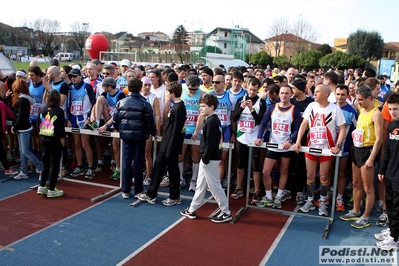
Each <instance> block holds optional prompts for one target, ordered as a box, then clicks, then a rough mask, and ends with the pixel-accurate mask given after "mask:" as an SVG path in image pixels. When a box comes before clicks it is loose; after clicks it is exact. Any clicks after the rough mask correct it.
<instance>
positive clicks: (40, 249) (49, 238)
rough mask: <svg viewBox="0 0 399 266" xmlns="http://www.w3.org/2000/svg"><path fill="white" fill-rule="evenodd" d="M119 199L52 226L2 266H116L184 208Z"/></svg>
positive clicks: (5, 257)
mask: <svg viewBox="0 0 399 266" xmlns="http://www.w3.org/2000/svg"><path fill="white" fill-rule="evenodd" d="M163 199H165V197H162V196H159V197H158V202H157V204H156V205H150V204H148V203H141V204H140V205H138V206H137V207H134V208H133V207H130V206H129V204H130V203H131V202H133V200H134V199H130V200H122V199H121V198H120V195H119V194H118V195H117V197H113V198H111V199H109V200H106V201H104V202H102V203H100V204H98V205H95V206H93V207H91V208H89V209H87V210H86V211H83V212H81V213H80V214H79V215H76V216H73V217H71V218H69V219H66V220H63V221H62V222H60V223H58V224H55V225H53V226H52V227H49V228H47V229H45V230H43V231H41V232H39V233H37V234H35V235H33V236H31V237H28V238H26V239H24V240H22V241H21V242H19V243H17V244H15V245H13V246H12V248H14V251H8V250H2V251H1V252H0V261H1V265H45V264H47V265H115V264H117V263H118V262H120V261H122V260H123V259H125V258H126V257H127V256H129V255H130V254H131V253H133V252H135V251H136V250H137V249H139V248H140V247H141V246H143V245H145V244H146V243H148V242H149V241H151V240H152V239H153V238H154V237H156V236H157V235H158V234H160V233H161V232H162V231H164V230H165V229H166V228H167V227H169V226H170V225H172V224H173V223H175V222H176V221H177V220H178V219H180V218H181V215H180V213H179V210H181V209H182V208H186V207H187V206H188V205H189V203H190V201H189V200H183V203H182V204H181V205H177V206H172V207H165V206H163V205H162V204H161V200H163Z"/></svg>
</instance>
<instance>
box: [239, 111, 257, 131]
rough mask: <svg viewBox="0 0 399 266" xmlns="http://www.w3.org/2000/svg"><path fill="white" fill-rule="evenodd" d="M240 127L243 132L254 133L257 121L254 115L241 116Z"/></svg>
mask: <svg viewBox="0 0 399 266" xmlns="http://www.w3.org/2000/svg"><path fill="white" fill-rule="evenodd" d="M239 125H240V131H241V132H252V131H253V129H254V127H255V119H254V117H253V116H252V115H246V114H241V117H240V124H239Z"/></svg>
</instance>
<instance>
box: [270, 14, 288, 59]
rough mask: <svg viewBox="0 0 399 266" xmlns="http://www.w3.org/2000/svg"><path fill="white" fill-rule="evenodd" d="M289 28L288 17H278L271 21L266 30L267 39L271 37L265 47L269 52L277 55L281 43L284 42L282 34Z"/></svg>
mask: <svg viewBox="0 0 399 266" xmlns="http://www.w3.org/2000/svg"><path fill="white" fill-rule="evenodd" d="M289 29H290V25H289V23H288V19H287V18H286V17H279V18H276V19H274V20H273V21H272V23H271V24H270V26H269V31H268V36H269V38H268V39H271V40H270V42H267V45H266V49H267V50H269V51H267V52H268V53H269V54H272V51H273V52H274V55H275V56H279V55H280V52H281V49H282V45H283V42H284V34H285V33H288V31H289Z"/></svg>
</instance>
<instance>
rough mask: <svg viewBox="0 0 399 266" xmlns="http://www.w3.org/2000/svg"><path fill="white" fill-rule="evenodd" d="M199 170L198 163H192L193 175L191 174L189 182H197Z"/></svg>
mask: <svg viewBox="0 0 399 266" xmlns="http://www.w3.org/2000/svg"><path fill="white" fill-rule="evenodd" d="M198 170H199V163H194V162H193V173H192V174H191V180H197V177H198Z"/></svg>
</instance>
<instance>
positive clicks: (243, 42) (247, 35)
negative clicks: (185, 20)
mask: <svg viewBox="0 0 399 266" xmlns="http://www.w3.org/2000/svg"><path fill="white" fill-rule="evenodd" d="M263 44H264V43H263V41H262V40H261V39H260V38H258V37H257V36H256V35H254V34H253V33H252V32H250V31H249V29H247V28H240V27H239V26H237V27H235V28H222V27H217V28H215V29H214V30H212V31H211V32H209V33H208V34H206V35H205V37H204V46H215V47H217V48H219V49H220V50H221V51H222V54H226V55H233V56H234V58H236V59H241V60H245V55H246V54H253V53H257V52H259V51H260V50H261V49H262V47H263Z"/></svg>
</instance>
